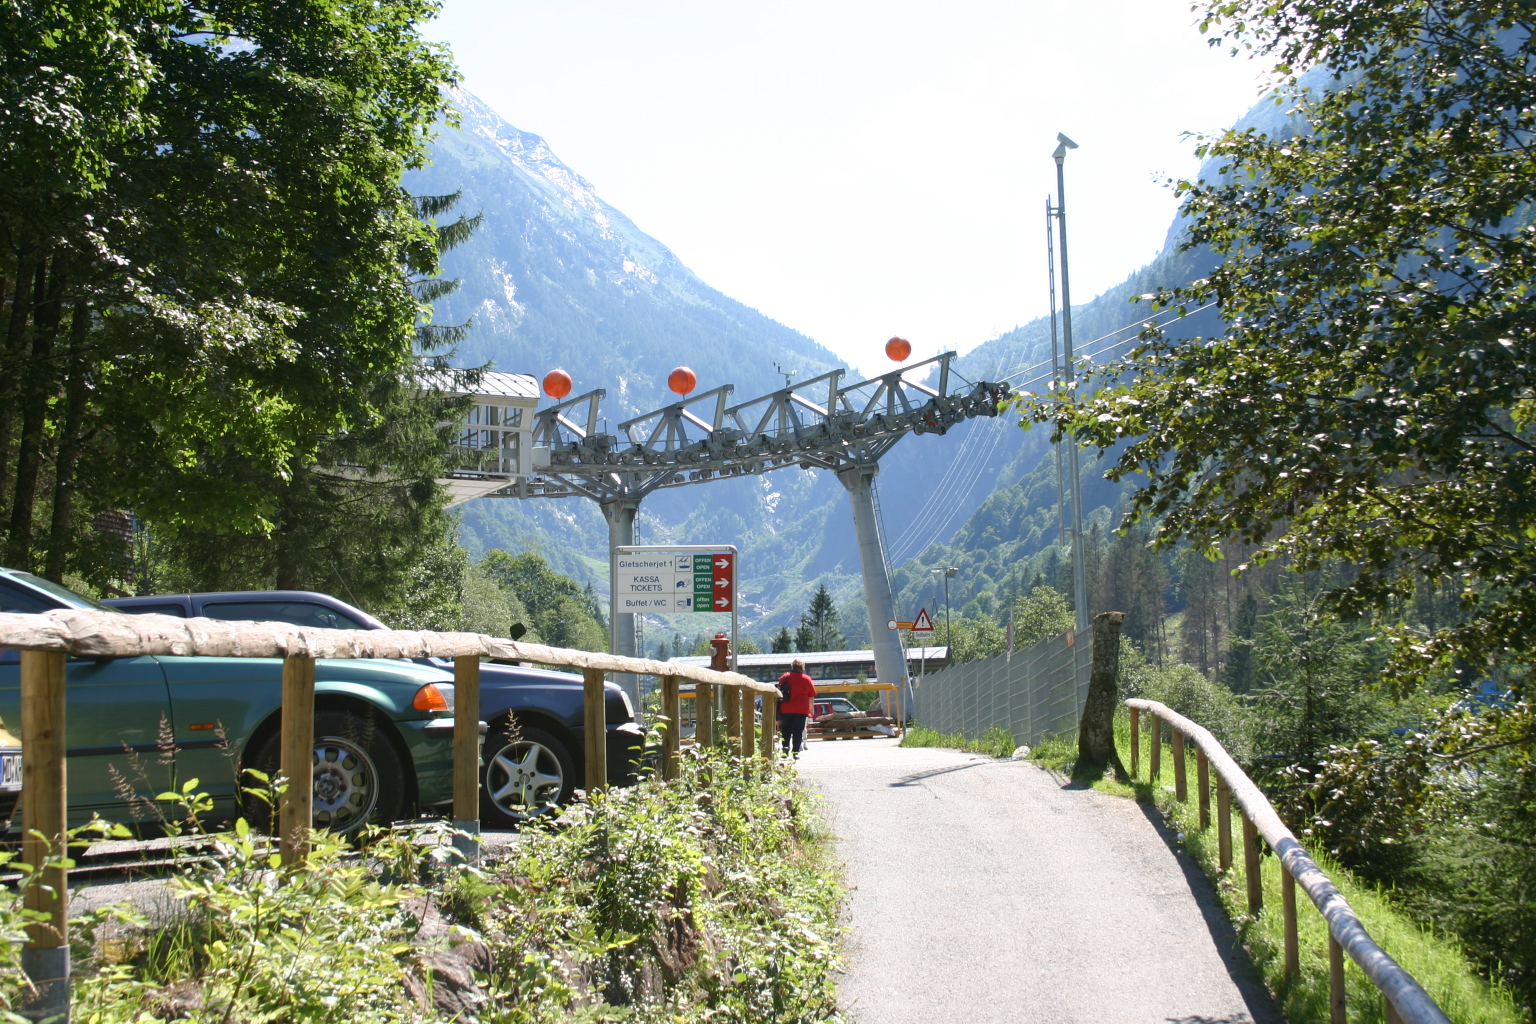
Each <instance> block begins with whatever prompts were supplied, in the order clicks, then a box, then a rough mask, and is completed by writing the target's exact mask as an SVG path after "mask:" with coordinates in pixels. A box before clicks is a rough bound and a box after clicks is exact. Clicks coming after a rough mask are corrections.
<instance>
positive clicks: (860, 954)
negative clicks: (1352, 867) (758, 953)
mask: <svg viewBox="0 0 1536 1024" xmlns="http://www.w3.org/2000/svg"><path fill="white" fill-rule="evenodd" d="M800 770H801V774H802V775H803V776H804V777H806V778H808V779H810V780H811V781H812V782H813V784H814V785H815V786H816V787H818V788H819V789H820V791H821V793H822V795H823V796H824V798H825V803H824V811H825V813H826V814H827V816H828V818H829V820H830V821H831V824H832V828H833V831H834V832H835V833H836V835H837V836H838V838H839V841H840V851H841V854H842V857H843V859H844V860H845V861H846V862H847V865H848V867H847V880H848V884H849V885H850V886H851V887H853V891H852V893H851V900H850V907H849V920H848V924H849V928H850V932H849V941H848V949H847V952H848V957H849V966H848V972H847V974H846V976H845V977H844V978H843V979H842V981H841V983H840V985H839V992H840V993H841V996H842V999H841V1001H842V1003H843V1005H844V1006H845V1007H847V1008H848V1009H849V1010H850V1012H851V1014H852V1016H853V1018H854V1020H855V1021H857V1022H858V1024H908V1022H910V1024H1164V1022H1178V1024H1237V1022H1243V1024H1249V1022H1251V1024H1279V1021H1280V1020H1281V1018H1280V1017H1279V1015H1278V1014H1277V1013H1276V1011H1275V1010H1274V1008H1273V1006H1272V1004H1271V1003H1270V1001H1269V999H1268V997H1267V996H1266V995H1265V994H1264V990H1263V987H1262V985H1260V984H1259V983H1258V982H1257V981H1256V980H1255V979H1254V978H1253V977H1252V976H1251V975H1250V974H1249V973H1248V971H1247V969H1246V965H1245V962H1244V961H1242V960H1241V959H1240V958H1239V957H1238V956H1235V955H1233V953H1232V951H1233V949H1234V945H1235V938H1234V936H1233V934H1232V931H1231V929H1230V927H1229V926H1228V925H1227V924H1226V922H1225V919H1224V917H1223V916H1222V914H1221V911H1220V909H1219V907H1218V906H1217V905H1216V902H1215V896H1214V894H1213V893H1212V892H1211V889H1210V886H1209V885H1208V884H1207V883H1206V880H1205V876H1204V875H1203V874H1201V873H1200V869H1199V868H1198V867H1197V866H1196V865H1195V864H1194V863H1193V862H1192V861H1190V860H1189V859H1188V858H1185V857H1183V856H1180V855H1176V854H1175V853H1174V852H1173V850H1172V849H1171V848H1170V846H1169V843H1168V841H1167V839H1165V836H1164V830H1163V826H1162V825H1161V824H1160V823H1156V824H1155V823H1154V822H1153V820H1152V819H1151V818H1149V816H1148V815H1147V813H1146V811H1145V810H1144V808H1143V807H1142V806H1141V805H1139V804H1137V803H1136V802H1134V801H1132V800H1125V799H1119V798H1116V797H1110V796H1105V795H1103V794H1101V793H1095V792H1093V791H1091V790H1082V789H1071V788H1066V785H1065V782H1064V780H1062V779H1060V778H1058V777H1057V776H1055V775H1053V774H1051V773H1050V772H1047V771H1045V770H1043V769H1041V768H1040V767H1038V766H1036V765H1033V764H1030V763H1028V762H1018V761H993V760H991V759H990V758H982V757H975V756H972V755H969V754H962V753H958V752H956V751H952V750H935V749H924V748H908V749H903V748H900V747H897V746H895V741H893V740H852V741H850V740H841V741H836V742H830V743H827V742H818V743H813V744H811V745H810V749H809V750H808V751H807V752H806V754H805V756H804V757H803V758H801V761H800Z"/></svg>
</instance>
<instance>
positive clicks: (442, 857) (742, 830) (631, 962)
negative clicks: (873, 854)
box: [0, 751, 842, 1024]
mask: <svg viewBox="0 0 1536 1024" xmlns="http://www.w3.org/2000/svg"><path fill="white" fill-rule="evenodd" d="M682 761H683V770H682V777H681V778H680V779H679V780H677V781H675V782H669V783H663V782H660V781H657V780H654V779H652V780H648V781H645V782H643V783H642V784H640V785H639V786H636V787H633V788H629V789H619V790H614V791H612V792H610V793H607V794H601V795H599V796H597V797H596V798H595V799H594V800H593V801H592V802H591V803H588V804H583V805H580V806H577V807H574V808H571V809H569V811H568V812H567V813H566V814H565V815H564V816H563V817H562V818H561V819H560V820H558V821H547V822H544V823H542V824H539V825H537V826H533V827H529V828H527V829H525V831H524V833H523V834H522V836H521V837H520V839H521V841H520V842H518V843H517V844H515V845H514V846H513V847H512V848H511V850H510V852H509V854H508V855H507V856H506V858H505V859H503V860H501V861H499V862H496V863H492V864H487V865H486V866H485V867H483V868H478V869H477V868H471V867H468V866H465V865H462V864H460V863H458V862H457V861H456V858H454V857H453V856H452V855H451V853H450V852H449V851H450V847H447V846H445V845H442V843H443V842H444V841H445V840H446V838H447V832H446V830H445V829H443V828H442V827H441V826H434V827H432V828H429V829H417V830H413V831H410V832H398V831H397V832H386V833H382V834H377V835H374V836H373V837H371V843H370V845H368V846H367V847H365V848H364V849H362V850H358V849H354V848H351V847H349V846H347V845H346V844H344V843H341V842H339V841H336V840H333V839H330V838H328V837H327V836H325V835H324V834H321V835H320V836H318V837H317V844H316V849H315V851H314V853H313V855H312V856H311V858H310V860H309V862H308V864H307V865H305V866H304V867H302V868H298V869H283V868H279V867H278V866H277V864H276V863H275V862H274V858H273V857H272V856H271V855H270V853H269V849H268V845H267V841H266V839H265V837H262V836H259V835H257V834H255V833H254V832H252V831H251V830H249V829H247V828H245V827H244V823H243V822H242V823H241V825H240V827H239V828H238V829H237V831H235V832H232V833H228V834H221V835H219V836H216V837H215V838H216V839H217V840H218V841H219V842H220V843H222V844H224V847H225V850H224V852H225V854H226V856H225V857H224V858H222V859H220V860H218V861H216V862H200V863H188V864H186V865H185V866H183V867H182V868H181V869H180V870H179V871H178V872H177V873H176V874H175V875H174V876H172V878H171V880H170V882H171V885H172V886H173V888H174V889H175V890H176V893H177V896H178V899H179V901H180V902H181V903H182V905H183V906H184V907H185V910H184V911H183V912H182V913H180V914H177V915H175V917H174V920H172V921H170V922H149V921H146V920H144V919H142V918H141V917H139V916H138V915H137V914H135V913H133V912H130V911H126V910H122V909H118V910H114V911H110V912H103V913H99V914H97V915H95V916H94V917H92V918H91V919H89V920H85V921H79V922H76V927H75V928H74V929H73V936H72V938H73V940H74V951H73V959H74V961H75V964H76V982H75V986H74V1019H75V1020H78V1021H86V1022H90V1024H108V1022H118V1021H122V1022H129V1021H133V1022H137V1021H143V1020H152V1019H166V1018H173V1017H179V1018H183V1019H190V1020H197V1021H210V1022H213V1021H220V1022H227V1021H263V1020H283V1021H296V1022H321V1021H324V1022H337V1024H340V1022H346V1024H352V1022H389V1024H393V1022H397V1021H398V1022H405V1021H413V1022H414V1021H439V1020H442V1021H448V1020H457V1021H466V1020H476V1021H479V1022H481V1024H546V1022H547V1024H556V1022H561V1024H564V1022H571V1021H582V1022H597V1021H626V1022H632V1024H650V1022H656V1024H662V1022H666V1024H692V1022H703V1021H709V1022H711V1024H715V1022H719V1024H748V1022H752V1024H756V1022H784V1024H789V1022H795V1024H801V1022H812V1021H835V1020H839V1019H840V1017H839V1015H838V1011H837V1007H836V994H835V989H834V985H833V978H834V973H835V971H836V970H837V968H838V966H839V965H838V957H837V943H838V941H839V937H840V929H839V927H838V923H837V915H838V912H839V910H840V908H841V904H842V889H841V886H840V883H839V879H838V875H837V867H836V862H835V860H834V858H833V855H832V853H831V847H830V835H829V833H828V831H827V829H826V827H825V825H824V823H823V822H822V821H821V819H820V818H819V817H818V816H817V814H816V813H815V811H814V810H813V807H812V804H811V801H810V799H809V798H808V797H807V795H806V794H805V793H804V792H803V791H802V790H801V789H800V788H799V787H798V786H797V784H796V782H795V776H794V770H793V768H792V767H789V766H772V767H770V766H768V765H765V764H764V763H763V762H761V761H755V760H754V761H752V762H751V765H750V770H746V766H745V765H744V764H743V762H742V761H741V760H739V759H737V758H732V757H730V756H728V755H726V754H724V753H723V752H720V751H708V752H697V753H687V754H685V755H684V757H683V759H682ZM19 923H20V907H19V898H18V899H17V900H16V901H15V903H14V904H13V903H12V902H11V901H10V900H9V899H8V898H6V897H4V896H0V935H3V936H5V937H10V938H13V937H14V936H15V933H16V932H17V931H18V930H19V929H18V928H17V925H18V924H19ZM12 980H15V979H12ZM11 988H13V987H12V986H9V984H8V983H6V984H0V1019H8V1018H7V1016H6V1014H5V1012H4V1009H5V1007H6V1004H7V1002H9V1003H10V1004H11V1005H14V1004H15V1002H16V999H17V997H19V996H20V994H21V993H20V992H19V991H15V990H8V989H11Z"/></svg>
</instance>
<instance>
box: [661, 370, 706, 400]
mask: <svg viewBox="0 0 1536 1024" xmlns="http://www.w3.org/2000/svg"><path fill="white" fill-rule="evenodd" d="M698 383H699V377H698V375H697V374H696V373H694V372H693V371H692V370H690V369H688V367H686V366H679V367H678V368H677V369H675V370H673V371H672V372H671V373H669V374H667V387H669V388H671V389H672V390H673V391H674V392H675V393H677V394H679V395H686V394H687V393H688V392H690V391H692V390H693V389H694V388H695V387H697V386H698Z"/></svg>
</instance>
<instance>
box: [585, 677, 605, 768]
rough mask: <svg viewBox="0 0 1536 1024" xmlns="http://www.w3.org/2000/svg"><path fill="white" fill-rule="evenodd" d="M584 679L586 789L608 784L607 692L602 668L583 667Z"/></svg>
mask: <svg viewBox="0 0 1536 1024" xmlns="http://www.w3.org/2000/svg"><path fill="white" fill-rule="evenodd" d="M582 676H583V678H584V679H585V680H586V683H585V685H584V686H583V687H582V696H583V700H582V707H583V711H584V712H585V715H584V717H583V720H582V726H583V730H582V731H583V732H585V733H586V743H585V744H583V745H584V746H585V747H586V755H587V756H586V781H587V793H588V795H591V794H593V793H597V792H600V791H601V790H604V789H607V788H608V695H607V693H606V692H605V689H606V688H605V687H604V686H603V670H602V669H600V668H588V669H582Z"/></svg>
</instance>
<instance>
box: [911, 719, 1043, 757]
mask: <svg viewBox="0 0 1536 1024" xmlns="http://www.w3.org/2000/svg"><path fill="white" fill-rule="evenodd" d="M901 746H903V747H948V748H950V749H952V750H964V751H967V752H968V753H972V754H984V755H986V756H987V757H1012V756H1013V752H1014V750H1015V749H1017V748H1018V744H1017V743H1015V742H1014V739H1013V734H1012V733H1011V732H1009V731H1008V730H1007V729H1004V728H1002V727H1001V726H997V727H994V728H991V729H988V730H987V731H986V732H985V733H983V734H982V736H981V738H979V739H971V738H970V737H969V736H966V735H965V734H964V733H959V732H939V731H938V730H937V729H930V728H928V727H927V726H925V725H909V726H908V727H907V729H906V731H905V732H904V733H903V734H902V737H901Z"/></svg>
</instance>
